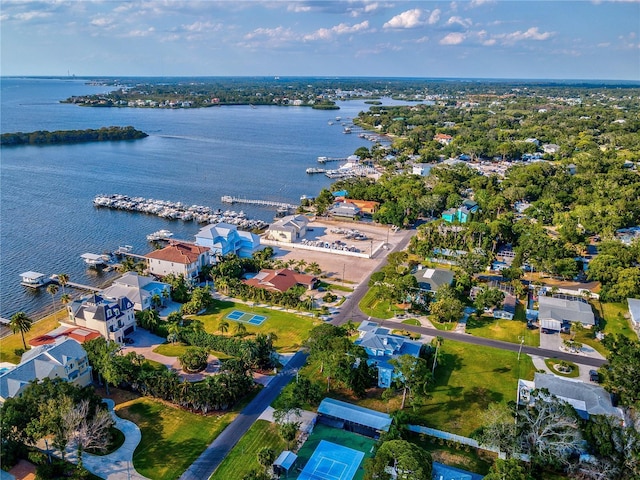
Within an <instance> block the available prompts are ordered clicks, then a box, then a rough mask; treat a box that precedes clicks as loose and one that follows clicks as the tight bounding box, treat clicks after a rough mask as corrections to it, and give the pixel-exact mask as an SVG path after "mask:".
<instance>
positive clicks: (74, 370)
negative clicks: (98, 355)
mask: <svg viewBox="0 0 640 480" xmlns="http://www.w3.org/2000/svg"><path fill="white" fill-rule="evenodd" d="M45 378H51V379H55V378H61V379H63V380H66V381H68V382H71V383H74V384H75V385H78V386H80V387H85V386H87V385H89V384H90V383H91V366H89V361H88V359H87V352H85V351H84V349H83V348H82V346H80V344H79V343H78V342H76V341H75V340H73V339H71V338H61V339H60V340H59V341H57V342H55V343H52V344H48V345H41V346H39V347H36V348H32V349H31V350H29V351H27V352H25V353H24V354H23V355H22V359H21V361H20V363H19V364H18V365H16V366H15V367H14V368H11V369H9V370H6V371H4V372H3V373H1V374H0V403H4V402H5V401H6V400H7V399H8V398H11V397H15V396H19V395H20V394H21V393H22V390H24V388H25V387H26V386H27V385H29V383H31V382H33V381H34V380H43V379H45Z"/></svg>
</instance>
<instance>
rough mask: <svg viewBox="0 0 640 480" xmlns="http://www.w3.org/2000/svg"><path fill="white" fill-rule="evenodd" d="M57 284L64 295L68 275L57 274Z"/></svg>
mask: <svg viewBox="0 0 640 480" xmlns="http://www.w3.org/2000/svg"><path fill="white" fill-rule="evenodd" d="M58 283H59V284H60V286H61V287H62V293H66V289H65V287H66V285H67V283H69V275H67V274H66V273H59V274H58Z"/></svg>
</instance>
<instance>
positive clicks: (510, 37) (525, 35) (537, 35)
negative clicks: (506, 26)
mask: <svg viewBox="0 0 640 480" xmlns="http://www.w3.org/2000/svg"><path fill="white" fill-rule="evenodd" d="M553 35H555V34H554V33H553V32H544V33H541V32H540V31H538V27H531V28H530V29H529V30H527V31H526V32H521V31H520V30H518V31H517V32H513V33H507V34H505V35H497V37H498V38H504V40H505V41H506V42H519V41H522V40H537V41H540V40H547V39H549V38H551V37H553Z"/></svg>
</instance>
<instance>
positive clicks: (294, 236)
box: [265, 215, 309, 243]
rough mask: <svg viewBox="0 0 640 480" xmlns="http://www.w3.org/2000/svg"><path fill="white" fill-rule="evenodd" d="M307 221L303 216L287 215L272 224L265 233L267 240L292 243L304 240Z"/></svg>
mask: <svg viewBox="0 0 640 480" xmlns="http://www.w3.org/2000/svg"><path fill="white" fill-rule="evenodd" d="M307 225H309V219H308V218H307V217H305V216H304V215H288V216H286V217H283V218H281V219H280V220H278V221H277V222H274V223H272V224H271V225H270V226H269V229H268V230H267V232H266V233H265V238H266V239H267V240H274V241H277V242H285V243H294V242H296V241H298V240H300V239H302V238H304V236H305V234H306V233H307Z"/></svg>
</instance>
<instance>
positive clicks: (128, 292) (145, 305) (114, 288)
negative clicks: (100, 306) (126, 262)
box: [100, 272, 171, 312]
mask: <svg viewBox="0 0 640 480" xmlns="http://www.w3.org/2000/svg"><path fill="white" fill-rule="evenodd" d="M170 294H171V285H169V284H168V283H163V282H159V281H158V280H156V279H155V278H154V277H148V276H144V275H139V274H137V273H135V272H127V273H125V274H124V275H123V276H122V277H120V278H118V279H117V280H114V282H113V283H112V284H111V286H110V287H107V288H105V289H104V290H102V292H100V295H102V296H103V297H104V298H108V299H111V300H116V299H118V298H122V297H127V298H128V299H129V300H131V301H132V302H133V309H134V310H136V311H138V312H141V311H142V310H149V309H150V308H152V307H153V306H154V305H153V298H154V296H155V295H157V296H158V297H159V298H160V302H161V304H162V303H164V302H165V300H166V299H167V298H169V296H170Z"/></svg>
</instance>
